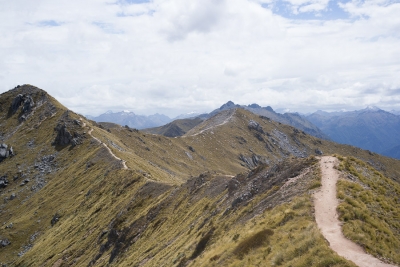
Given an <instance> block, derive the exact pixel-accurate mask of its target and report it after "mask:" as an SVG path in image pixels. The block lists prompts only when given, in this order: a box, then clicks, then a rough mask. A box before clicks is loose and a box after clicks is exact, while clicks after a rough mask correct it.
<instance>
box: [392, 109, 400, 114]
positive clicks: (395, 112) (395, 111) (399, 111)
mask: <svg viewBox="0 0 400 267" xmlns="http://www.w3.org/2000/svg"><path fill="white" fill-rule="evenodd" d="M390 113H392V114H394V115H400V110H391V111H390Z"/></svg>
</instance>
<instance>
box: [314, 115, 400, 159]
mask: <svg viewBox="0 0 400 267" xmlns="http://www.w3.org/2000/svg"><path fill="white" fill-rule="evenodd" d="M306 118H307V119H308V120H310V121H311V122H312V123H314V124H315V125H317V126H318V127H319V128H320V129H321V130H322V131H323V132H324V133H326V134H327V135H328V136H329V137H330V138H331V139H332V140H333V141H335V142H338V143H342V144H350V145H354V146H357V147H361V148H363V149H368V150H371V151H374V152H377V153H384V152H385V151H386V155H388V156H392V157H395V156H396V155H395V154H388V152H391V149H392V148H394V147H396V146H398V145H399V144H400V117H399V116H396V115H394V114H392V113H389V112H386V111H383V110H380V109H377V108H367V109H364V110H360V111H353V112H336V113H332V114H330V113H327V112H316V113H313V114H311V115H309V116H307V117H306Z"/></svg>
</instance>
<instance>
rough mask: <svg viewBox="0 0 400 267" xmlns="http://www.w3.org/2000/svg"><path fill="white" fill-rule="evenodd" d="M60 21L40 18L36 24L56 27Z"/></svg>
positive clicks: (59, 24)
mask: <svg viewBox="0 0 400 267" xmlns="http://www.w3.org/2000/svg"><path fill="white" fill-rule="evenodd" d="M61 25H62V23H61V22H58V21H55V20H42V21H39V23H38V26H40V27H57V26H61Z"/></svg>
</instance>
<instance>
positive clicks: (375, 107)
mask: <svg viewBox="0 0 400 267" xmlns="http://www.w3.org/2000/svg"><path fill="white" fill-rule="evenodd" d="M364 110H365V111H379V110H381V109H380V108H378V107H377V106H368V107H366V108H365V109H364Z"/></svg>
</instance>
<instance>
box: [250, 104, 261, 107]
mask: <svg viewBox="0 0 400 267" xmlns="http://www.w3.org/2000/svg"><path fill="white" fill-rule="evenodd" d="M248 107H249V108H261V106H260V105H258V104H256V103H254V104H251V105H248Z"/></svg>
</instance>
